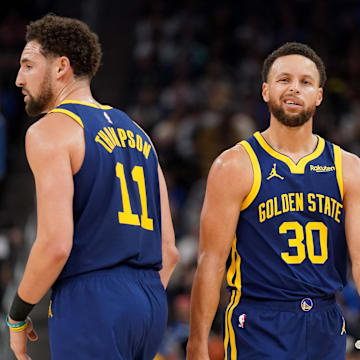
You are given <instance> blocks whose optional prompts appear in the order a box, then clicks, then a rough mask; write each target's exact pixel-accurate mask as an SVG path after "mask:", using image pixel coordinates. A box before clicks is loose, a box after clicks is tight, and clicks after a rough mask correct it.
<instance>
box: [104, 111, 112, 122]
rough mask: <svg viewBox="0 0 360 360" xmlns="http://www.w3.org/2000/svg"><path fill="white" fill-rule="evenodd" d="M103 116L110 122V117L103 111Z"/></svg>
mask: <svg viewBox="0 0 360 360" xmlns="http://www.w3.org/2000/svg"><path fill="white" fill-rule="evenodd" d="M104 116H105V118H106V120H107V121H108V123H110V124H112V123H113V122H112V121H111V119H110V116H109V115H108V114H107V113H106V112H105V111H104Z"/></svg>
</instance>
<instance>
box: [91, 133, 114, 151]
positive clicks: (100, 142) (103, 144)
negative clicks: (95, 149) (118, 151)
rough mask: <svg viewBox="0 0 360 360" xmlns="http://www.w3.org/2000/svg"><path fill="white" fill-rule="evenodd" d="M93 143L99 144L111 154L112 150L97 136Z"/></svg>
mask: <svg viewBox="0 0 360 360" xmlns="http://www.w3.org/2000/svg"><path fill="white" fill-rule="evenodd" d="M95 142H97V143H99V144H101V145H102V146H103V147H104V148H105V150H106V151H107V152H109V153H110V154H111V153H112V151H113V149H111V148H109V147H108V146H107V145H106V144H105V143H104V142H103V141H102V140H101V139H100V136H99V135H96V137H95Z"/></svg>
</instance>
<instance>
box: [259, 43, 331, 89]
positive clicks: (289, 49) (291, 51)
mask: <svg viewBox="0 0 360 360" xmlns="http://www.w3.org/2000/svg"><path fill="white" fill-rule="evenodd" d="M287 55H302V56H305V57H307V58H308V59H310V60H311V61H313V62H314V63H315V65H316V68H317V69H318V71H319V75H320V87H324V85H325V82H326V70H325V65H324V62H323V61H322V59H321V58H320V57H319V56H318V55H317V54H316V52H315V51H314V50H313V49H312V48H311V47H310V46H308V45H305V44H301V43H298V42H287V43H285V44H284V45H282V46H280V47H279V48H278V49H276V50H274V51H273V52H272V53H271V54H270V55H269V56H268V57H267V58H266V59H265V61H264V64H263V69H262V80H263V82H267V80H268V76H269V72H270V69H271V66H272V65H273V63H274V61H275V60H276V59H277V58H279V57H282V56H287Z"/></svg>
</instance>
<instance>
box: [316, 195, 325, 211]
mask: <svg viewBox="0 0 360 360" xmlns="http://www.w3.org/2000/svg"><path fill="white" fill-rule="evenodd" d="M316 197H317V198H318V204H319V210H318V211H319V213H321V214H322V213H323V212H324V210H323V199H324V197H325V196H324V195H322V194H316Z"/></svg>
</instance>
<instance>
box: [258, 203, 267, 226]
mask: <svg viewBox="0 0 360 360" xmlns="http://www.w3.org/2000/svg"><path fill="white" fill-rule="evenodd" d="M265 220H266V213H265V203H261V204H260V205H259V222H261V223H262V222H264V221H265Z"/></svg>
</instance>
